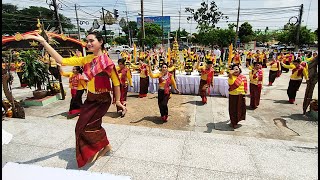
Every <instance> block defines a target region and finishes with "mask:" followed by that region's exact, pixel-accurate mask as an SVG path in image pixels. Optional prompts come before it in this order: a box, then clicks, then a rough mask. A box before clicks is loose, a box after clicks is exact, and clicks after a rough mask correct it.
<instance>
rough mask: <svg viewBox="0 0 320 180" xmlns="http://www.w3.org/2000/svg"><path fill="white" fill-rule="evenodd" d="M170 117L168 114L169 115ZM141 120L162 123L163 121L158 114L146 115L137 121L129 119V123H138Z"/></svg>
mask: <svg viewBox="0 0 320 180" xmlns="http://www.w3.org/2000/svg"><path fill="white" fill-rule="evenodd" d="M169 117H170V116H169ZM141 121H151V122H153V123H155V124H163V123H164V122H163V121H162V120H161V119H160V117H159V116H146V117H143V118H142V119H140V120H138V121H131V122H130V123H139V122H141Z"/></svg>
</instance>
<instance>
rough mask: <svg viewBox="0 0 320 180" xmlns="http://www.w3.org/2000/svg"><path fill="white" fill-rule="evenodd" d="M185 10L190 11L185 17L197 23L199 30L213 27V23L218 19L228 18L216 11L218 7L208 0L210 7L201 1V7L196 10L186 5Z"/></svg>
mask: <svg viewBox="0 0 320 180" xmlns="http://www.w3.org/2000/svg"><path fill="white" fill-rule="evenodd" d="M185 12H189V13H191V16H190V17H188V18H187V19H188V20H190V19H194V20H195V21H196V22H197V23H198V26H197V29H199V30H200V31H207V30H208V29H210V28H215V24H217V23H218V22H219V20H220V19H223V18H225V19H228V17H227V16H224V15H223V13H222V12H221V11H218V7H217V5H216V3H215V2H214V1H211V2H210V7H209V4H207V3H206V2H205V1H203V2H202V3H201V7H200V8H198V9H197V10H196V11H195V10H194V9H192V8H190V7H187V8H186V9H185Z"/></svg>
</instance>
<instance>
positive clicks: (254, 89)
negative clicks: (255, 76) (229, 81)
mask: <svg viewBox="0 0 320 180" xmlns="http://www.w3.org/2000/svg"><path fill="white" fill-rule="evenodd" d="M260 95H261V87H258V85H255V84H252V83H250V107H252V108H257V107H258V106H259V104H260Z"/></svg>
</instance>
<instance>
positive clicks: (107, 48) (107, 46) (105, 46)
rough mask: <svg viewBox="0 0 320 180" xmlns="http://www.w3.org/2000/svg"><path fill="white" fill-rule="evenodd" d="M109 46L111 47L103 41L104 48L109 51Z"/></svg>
mask: <svg viewBox="0 0 320 180" xmlns="http://www.w3.org/2000/svg"><path fill="white" fill-rule="evenodd" d="M110 47H111V46H110V45H109V44H108V43H105V44H104V48H105V49H106V50H107V51H109V49H110Z"/></svg>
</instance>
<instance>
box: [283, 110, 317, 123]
mask: <svg viewBox="0 0 320 180" xmlns="http://www.w3.org/2000/svg"><path fill="white" fill-rule="evenodd" d="M309 114H310V112H308V113H307V114H306V115H303V114H291V115H290V116H281V117H282V118H290V119H293V120H300V121H317V120H316V119H314V118H312V117H309V116H307V115H309Z"/></svg>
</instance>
